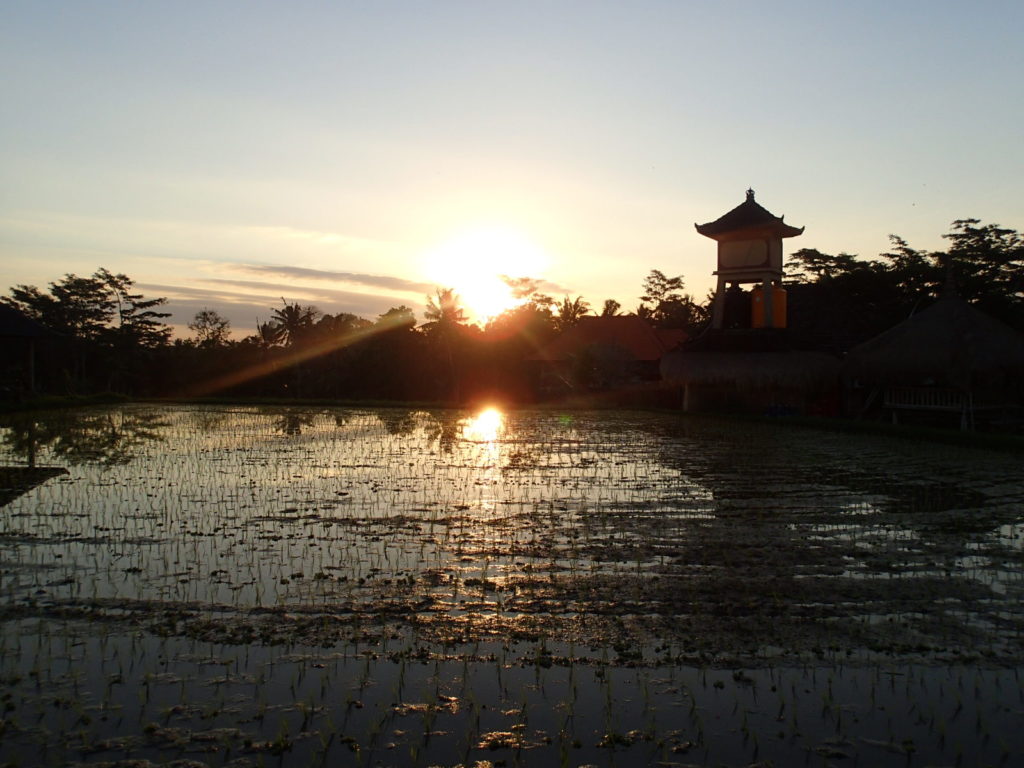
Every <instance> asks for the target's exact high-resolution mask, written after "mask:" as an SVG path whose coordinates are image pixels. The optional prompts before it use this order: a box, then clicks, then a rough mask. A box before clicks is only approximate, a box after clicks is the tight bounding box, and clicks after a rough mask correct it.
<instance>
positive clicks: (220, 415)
mask: <svg viewBox="0 0 1024 768" xmlns="http://www.w3.org/2000/svg"><path fill="white" fill-rule="evenodd" d="M0 437H2V440H3V446H2V448H0V464H3V465H4V467H5V469H3V470H2V472H3V475H2V477H3V479H4V483H3V484H4V485H6V486H10V487H9V488H7V489H6V490H4V491H3V495H2V496H0V502H2V503H3V506H0V615H2V617H3V623H2V633H0V763H2V764H12V765H67V764H97V765H99V764H102V765H107V766H117V765H122V766H129V765H131V766H140V765H143V766H144V765H147V764H150V763H151V764H163V763H172V762H175V761H178V762H177V764H179V765H184V764H188V765H202V764H205V765H210V766H214V765H216V766H221V765H230V766H235V767H237V768H242V767H243V766H257V765H365V766H376V765H394V766H406V765H412V766H416V765H422V766H433V765H445V766H454V765H463V766H472V765H478V766H485V765H530V766H533V765H552V766H563V765H568V766H577V765H586V764H593V765H640V764H663V765H677V764H678V765H726V766H746V765H751V764H759V765H777V766H781V765H830V764H837V765H838V764H844V765H865V766H867V765H871V766H886V765H891V766H901V768H903V767H905V766H915V765H920V766H925V765H964V766H969V765H970V766H973V765H1008V764H1013V761H1014V760H1015V759H1018V758H1019V757H1020V755H1024V727H1022V726H1024V693H1022V685H1021V679H1020V678H1021V671H1022V669H1024V634H1022V630H1024V577H1022V572H1024V571H1022V565H1024V538H1022V537H1024V468H1022V465H1021V462H1020V459H1019V457H1018V456H1012V455H1008V454H998V453H988V452H984V451H981V450H971V449H965V448H962V447H956V448H953V447H948V446H941V445H933V444H925V443H916V442H912V441H907V440H895V439H887V438H883V437H877V436H865V435H848V434H834V433H827V432H819V431H815V430H805V429H796V428H787V427H784V426H780V425H772V424H749V423H739V422H731V421H719V420H712V419H686V418H684V417H680V416H675V415H671V414H644V413H626V412H572V413H565V414H559V413H554V412H511V413H506V414H499V413H497V412H490V413H484V414H474V413H464V412H458V411H440V410H439V411H416V410H403V409H355V408H352V409H350V408H302V407H241V406H239V407H214V406H169V407H164V406H159V407H157V406H147V405H132V406H118V407H111V408H97V409H89V410H85V411H75V412H53V413H43V414H39V413H35V414H24V415H17V416H7V417H4V419H3V421H2V422H0ZM26 464H30V465H32V469H21V468H23V467H25V465H26ZM182 761H191V762H182Z"/></svg>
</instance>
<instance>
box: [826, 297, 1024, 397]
mask: <svg viewBox="0 0 1024 768" xmlns="http://www.w3.org/2000/svg"><path fill="white" fill-rule="evenodd" d="M1021 374H1024V335H1022V334H1020V333H1018V332H1017V331H1015V330H1014V329H1013V328H1011V327H1010V326H1008V325H1006V324H1005V323H1003V322H1001V321H1000V320H997V319H996V318H994V317H991V316H990V315H987V314H985V313H984V312H982V311H981V310H979V309H976V308H975V307H973V306H971V305H970V304H968V303H967V302H966V301H964V300H963V299H961V298H959V297H957V296H954V295H948V296H945V297H943V298H941V299H939V300H938V301H936V302H935V303H934V304H932V305H931V306H930V307H928V308H927V309H925V310H923V311H922V312H918V313H917V314H915V315H913V316H912V317H910V318H908V319H907V320H904V321H903V322H902V323H900V324H899V325H896V326H894V327H892V328H890V329H889V330H888V331H885V332H884V333H882V334H880V335H878V336H876V337H875V338H873V339H871V340H869V341H866V342H864V343H863V344H860V345H859V346H856V347H854V348H853V349H852V350H850V352H849V354H848V355H847V358H846V364H845V365H844V367H843V376H844V378H847V379H849V380H854V379H856V380H859V381H861V382H863V383H865V384H874V385H885V386H898V385H900V386H920V385H929V386H943V387H953V388H957V389H962V390H971V389H975V388H977V387H978V386H979V385H984V384H998V383H1004V382H1006V381H1007V380H1008V379H1012V378H1015V377H1018V376H1020V375H1021Z"/></svg>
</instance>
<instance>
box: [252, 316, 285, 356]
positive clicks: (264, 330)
mask: <svg viewBox="0 0 1024 768" xmlns="http://www.w3.org/2000/svg"><path fill="white" fill-rule="evenodd" d="M283 335H284V334H283V332H282V331H281V326H279V325H277V324H276V323H274V322H272V321H269V320H268V321H267V322H265V323H261V322H260V321H259V320H257V321H256V342H257V343H258V344H259V345H260V347H262V348H263V349H269V348H270V347H274V346H277V345H278V344H280V343H281V338H282V336H283Z"/></svg>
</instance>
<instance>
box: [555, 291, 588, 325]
mask: <svg viewBox="0 0 1024 768" xmlns="http://www.w3.org/2000/svg"><path fill="white" fill-rule="evenodd" d="M589 311H590V305H589V304H588V303H587V302H586V301H584V300H583V297H582V296H577V297H576V298H575V299H572V300H570V299H569V297H568V296H566V297H565V298H564V299H562V303H561V304H559V305H558V309H557V314H556V315H555V329H556V330H558V331H566V330H568V329H570V328H572V327H573V326H574V325H576V323H578V322H579V321H580V318H581V317H583V316H584V315H586V314H587V313H588V312H589Z"/></svg>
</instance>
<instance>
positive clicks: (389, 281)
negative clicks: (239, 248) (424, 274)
mask: <svg viewBox="0 0 1024 768" xmlns="http://www.w3.org/2000/svg"><path fill="white" fill-rule="evenodd" d="M231 268H232V269H239V270H242V271H245V272H252V273H255V274H260V275H276V276H278V277H294V278H297V279H306V280H329V281H334V282H341V283H355V284H356V285H368V286H371V287H373V288H383V289H385V290H390V291H402V292H407V293H417V294H424V293H429V292H431V291H433V290H434V287H435V286H434V285H432V284H431V283H423V282H417V281H415V280H406V279H405V278H402V277H392V276H390V275H370V274H366V273H363V272H335V271H332V270H327V269H309V268H308V267H286V266H262V265H257V264H232V265H231Z"/></svg>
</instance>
